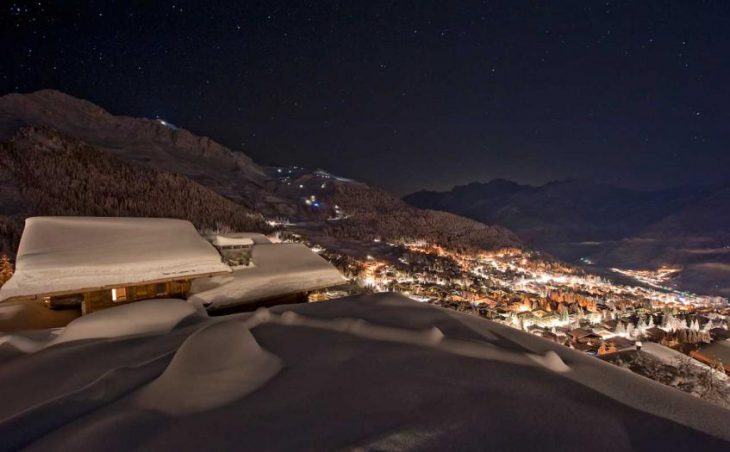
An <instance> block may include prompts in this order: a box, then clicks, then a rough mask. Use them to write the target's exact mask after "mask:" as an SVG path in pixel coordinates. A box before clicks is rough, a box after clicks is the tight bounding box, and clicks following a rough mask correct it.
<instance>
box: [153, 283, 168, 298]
mask: <svg viewBox="0 0 730 452" xmlns="http://www.w3.org/2000/svg"><path fill="white" fill-rule="evenodd" d="M155 287H156V292H157V296H162V295H167V284H156V285H155Z"/></svg>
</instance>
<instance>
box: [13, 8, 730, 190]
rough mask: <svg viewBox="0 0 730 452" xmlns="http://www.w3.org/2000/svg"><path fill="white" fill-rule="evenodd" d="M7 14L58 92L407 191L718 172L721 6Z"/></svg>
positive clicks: (29, 59) (42, 80)
mask: <svg viewBox="0 0 730 452" xmlns="http://www.w3.org/2000/svg"><path fill="white" fill-rule="evenodd" d="M291 3H292V4H291V5H287V4H285V3H281V4H279V3H268V2H267V3H253V2H250V3H249V2H221V1H207V2H198V3H197V4H195V3H193V2H187V1H154V2H152V1H139V2H131V1H130V2H119V1H99V2H73V1H57V2H48V1H40V2H25V1H18V2H12V1H10V2H4V3H3V5H4V6H3V8H4V10H3V11H2V13H1V15H2V24H1V26H2V39H1V40H0V49H1V51H2V53H1V55H2V63H1V64H0V93H3V94H4V93H8V92H29V91H34V90H38V89H41V88H55V89H59V90H62V91H64V92H67V93H69V94H71V95H74V96H78V97H82V98H86V99H89V100H91V101H93V102H95V103H98V104H99V105H101V106H103V107H105V108H106V109H108V110H109V111H111V112H112V113H115V114H124V115H130V116H144V117H150V118H154V117H160V118H164V119H165V120H167V121H170V122H172V123H173V124H175V125H177V126H180V127H184V128H187V129H189V130H191V131H193V132H195V133H198V134H203V135H208V136H211V137H213V138H214V139H216V140H218V141H221V142H222V143H224V144H226V145H228V146H229V147H231V148H233V149H240V150H243V151H245V152H246V153H247V154H248V155H250V156H251V157H253V158H254V159H255V160H256V161H258V162H260V163H263V164H282V165H284V164H296V165H301V166H306V167H311V168H318V167H319V168H325V169H327V170H329V171H331V172H333V173H335V174H339V175H342V176H347V177H353V178H356V179H359V180H362V181H365V182H368V183H371V184H374V185H378V186H381V187H384V188H387V189H390V190H392V191H394V192H396V193H399V194H403V193H406V192H409V191H413V190H417V189H420V188H434V189H444V188H448V187H450V186H452V185H454V184H459V183H466V182H470V181H487V180H490V179H492V178H496V177H502V178H508V179H513V180H516V181H519V182H524V183H533V184H538V183H544V182H547V181H550V180H555V179H564V178H586V179H593V180H596V181H601V182H608V183H614V184H620V185H625V186H632V187H639V188H655V187H665V186H675V185H681V184H688V183H707V182H717V181H727V180H730V175H728V168H730V149H728V144H730V115H729V114H728V105H729V104H730V2H727V1H722V0H721V1H716V2H699V1H683V2H674V1H657V2H649V1H636V0H633V1H628V2H590V1H577V2H569V1H559V2H537V1H532V2H519V1H516V0H510V1H504V2H479V3H477V2H456V1H454V2H451V1H449V2H445V1H440V2H427V1H414V2H406V1H401V2H378V1H370V0H369V1H352V2H322V3H319V2H317V3H305V2H291Z"/></svg>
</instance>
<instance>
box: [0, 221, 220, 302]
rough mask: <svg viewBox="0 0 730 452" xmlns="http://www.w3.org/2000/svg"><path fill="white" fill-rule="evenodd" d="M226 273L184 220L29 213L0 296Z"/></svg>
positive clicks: (205, 243) (2, 297)
mask: <svg viewBox="0 0 730 452" xmlns="http://www.w3.org/2000/svg"><path fill="white" fill-rule="evenodd" d="M227 272H230V268H229V267H228V266H227V265H225V264H223V262H222V260H221V257H220V254H218V252H217V251H216V249H215V248H213V247H212V246H211V245H210V243H208V242H207V241H206V240H205V239H204V238H202V237H201V236H200V235H199V234H198V232H197V231H196V229H195V227H193V225H192V224H191V223H190V222H189V221H185V220H176V219H168V218H104V217H32V218H28V219H27V220H26V221H25V229H24V231H23V236H22V238H21V240H20V246H19V248H18V254H17V258H16V271H15V274H14V275H13V277H12V278H11V279H10V280H9V281H8V282H7V283H6V284H5V285H3V286H2V288H0V300H5V299H8V298H12V297H20V296H34V295H49V294H54V293H70V292H74V291H82V290H91V289H98V288H106V287H114V286H120V285H125V284H134V283H140V282H151V281H159V280H167V279H173V278H189V277H192V276H198V275H208V274H220V273H227Z"/></svg>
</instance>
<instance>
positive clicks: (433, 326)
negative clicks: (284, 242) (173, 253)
mask: <svg viewBox="0 0 730 452" xmlns="http://www.w3.org/2000/svg"><path fill="white" fill-rule="evenodd" d="M130 306H131V305H130ZM118 309H121V308H116V309H112V310H109V312H112V311H116V310H118ZM89 317H91V316H89ZM161 331H164V328H163V329H161ZM259 344H260V345H259ZM277 357H278V358H277ZM277 363H278V364H277ZM280 366H283V367H281V371H279V369H280ZM568 369H569V370H568ZM564 370H567V371H564ZM277 372H278V373H277ZM0 400H2V401H3V403H2V404H0V438H3V441H2V442H0V449H17V448H20V447H23V446H29V447H30V449H31V450H32V449H35V450H109V449H110V448H114V449H120V450H128V449H144V450H241V449H248V450H262V449H265V450H300V449H317V450H341V449H347V450H351V449H364V450H372V449H382V448H390V447H393V448H399V449H412V448H418V449H424V448H425V449H430V450H454V449H458V450H484V449H485V448H489V449H494V450H515V449H524V448H535V445H538V446H539V447H542V448H543V449H553V450H577V449H583V448H589V449H601V450H703V451H708V450H722V451H726V450H728V448H729V445H730V416H728V411H726V410H724V409H723V408H720V407H718V406H714V405H711V404H709V403H707V402H704V401H702V400H699V399H696V398H694V397H692V396H690V395H687V394H684V393H682V392H679V391H677V390H674V389H671V388H668V387H665V386H662V385H660V384H658V383H656V382H653V381H651V380H648V379H646V378H643V377H640V376H637V375H634V374H631V373H630V372H627V371H625V370H623V369H620V368H617V367H615V366H612V365H610V364H607V363H604V362H602V361H600V360H598V359H595V358H593V357H589V356H586V355H583V354H581V353H579V352H576V351H574V350H570V349H567V348H565V347H562V346H560V345H558V344H555V343H552V342H549V341H546V340H544V339H542V338H539V337H536V336H533V335H530V334H526V333H524V332H521V331H517V330H514V329H510V328H508V327H505V326H503V325H499V324H496V323H492V322H489V321H486V320H483V319H480V318H477V317H473V316H468V315H464V314H461V313H456V312H453V311H447V310H444V309H440V308H436V307H434V306H430V305H425V304H422V303H416V302H413V301H410V300H408V299H407V298H405V297H403V296H399V295H396V294H376V295H366V296H359V297H349V298H344V299H340V300H336V301H330V302H326V303H311V304H300V305H290V306H276V307H273V308H271V309H268V310H263V309H262V310H259V311H257V312H256V313H248V314H236V315H231V316H225V317H215V318H202V319H200V321H198V322H192V323H185V324H184V325H181V326H179V327H177V328H173V329H172V330H171V331H170V332H169V333H164V332H163V333H160V334H148V335H146V336H138V337H137V338H135V339H134V340H121V341H108V340H93V339H92V340H88V341H84V342H78V343H76V344H75V345H73V346H71V345H70V344H69V345H68V346H61V347H47V348H45V349H44V350H42V351H40V352H39V353H34V354H29V355H20V356H9V357H5V358H3V356H2V355H0Z"/></svg>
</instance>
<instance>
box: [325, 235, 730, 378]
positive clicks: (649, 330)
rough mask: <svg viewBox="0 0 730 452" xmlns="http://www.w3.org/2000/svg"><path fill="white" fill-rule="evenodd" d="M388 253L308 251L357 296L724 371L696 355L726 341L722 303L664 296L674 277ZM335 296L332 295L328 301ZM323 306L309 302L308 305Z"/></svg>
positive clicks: (532, 255)
mask: <svg viewBox="0 0 730 452" xmlns="http://www.w3.org/2000/svg"><path fill="white" fill-rule="evenodd" d="M378 242H379V241H378ZM378 245H381V243H378ZM388 245H389V246H390V248H391V249H392V250H393V251H394V253H391V255H397V256H398V257H397V258H396V259H389V258H380V257H374V256H372V255H368V256H366V257H365V258H362V259H357V258H352V257H349V256H344V255H342V254H339V253H336V252H332V251H328V250H324V249H323V248H322V247H320V246H313V251H315V252H318V253H320V254H322V255H323V256H324V257H326V258H327V259H329V260H330V261H331V262H333V263H334V264H335V265H337V266H338V267H339V268H340V269H341V270H342V271H343V272H344V273H345V274H346V275H347V276H348V277H349V278H350V279H351V280H352V281H353V282H354V283H356V285H357V287H358V288H360V290H366V291H372V292H388V291H395V292H400V293H403V294H405V295H407V296H409V297H410V298H412V299H414V300H417V301H420V302H424V303H431V304H434V305H439V306H442V307H446V308H449V309H454V310H456V311H460V312H465V313H469V314H472V315H478V316H481V317H484V318H487V319H490V320H493V321H496V322H499V323H502V324H504V325H508V326H510V327H514V328H518V329H521V330H524V331H527V332H530V333H532V334H535V335H539V336H542V337H544V338H546V339H549V340H552V341H555V342H558V343H560V344H563V345H565V346H568V347H571V348H574V349H577V350H580V351H583V352H586V353H588V354H592V355H599V356H601V357H610V356H611V355H612V354H617V353H618V352H621V351H624V350H637V349H641V347H642V343H643V344H644V345H646V344H647V343H651V342H653V343H657V344H660V345H661V346H662V349H663V350H664V349H666V351H667V352H668V353H674V355H675V356H680V354H682V355H684V356H691V357H693V358H695V359H694V360H692V361H695V360H696V361H701V362H704V363H705V364H707V365H709V366H711V367H713V368H714V369H717V370H718V371H720V372H722V370H725V371H727V370H728V366H727V364H725V365H724V366H723V363H719V362H714V361H713V360H712V359H709V358H707V357H705V356H704V355H703V354H702V348H703V346H705V345H707V344H711V343H712V342H713V341H715V340H722V339H726V338H727V337H728V336H729V334H728V333H729V332H728V322H729V320H730V308H729V307H728V300H727V299H725V298H722V297H716V296H702V295H696V294H691V293H684V292H680V291H677V290H673V289H671V288H669V287H667V284H668V279H669V278H668V277H667V276H668V275H671V274H672V273H674V272H675V271H676V269H666V268H661V269H659V270H657V271H655V272H651V271H641V272H632V271H620V272H619V271H617V270H618V269H614V272H615V273H621V274H623V275H624V276H630V277H633V278H634V281H635V283H634V284H631V283H623V282H622V283H619V282H615V281H612V280H611V278H609V277H601V276H597V275H594V274H590V273H587V272H586V271H584V270H582V269H579V268H576V267H572V266H569V265H566V264H564V263H561V262H558V261H555V260H552V259H549V258H547V257H545V256H543V255H541V254H540V253H538V252H534V251H525V250H521V249H516V248H514V249H502V250H498V251H482V252H471V253H470V252H461V253H457V252H453V251H449V250H446V249H444V248H442V247H440V246H437V245H433V244H428V243H425V242H402V243H389V244H388ZM337 296H341V294H340V293H332V294H331V295H330V297H337ZM330 297H328V296H326V295H323V294H318V295H316V296H315V297H314V299H316V300H322V299H327V298H330ZM644 348H645V349H646V347H644ZM670 349H671V350H670ZM723 367H724V369H723ZM722 377H723V379H724V380H725V376H724V375H722Z"/></svg>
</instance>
